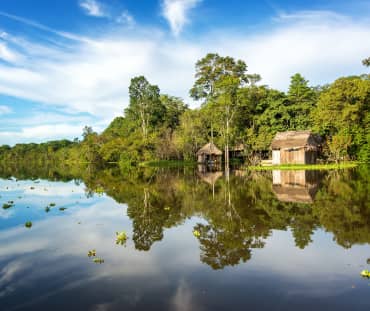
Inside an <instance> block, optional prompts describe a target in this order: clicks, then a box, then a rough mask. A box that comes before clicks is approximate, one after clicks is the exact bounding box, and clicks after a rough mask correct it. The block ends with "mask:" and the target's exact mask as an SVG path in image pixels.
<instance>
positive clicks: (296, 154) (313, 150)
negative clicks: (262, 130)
mask: <svg viewBox="0 0 370 311" xmlns="http://www.w3.org/2000/svg"><path fill="white" fill-rule="evenodd" d="M320 145H321V138H320V136H318V135H315V134H313V133H311V131H288V132H280V133H277V134H276V136H275V138H274V139H273V141H272V143H271V149H272V164H274V165H276V164H315V163H316V159H317V154H318V150H319V148H320Z"/></svg>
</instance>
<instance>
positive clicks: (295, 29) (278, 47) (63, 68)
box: [0, 11, 370, 144]
mask: <svg viewBox="0 0 370 311" xmlns="http://www.w3.org/2000/svg"><path fill="white" fill-rule="evenodd" d="M369 26H370V25H369V22H368V21H360V20H357V21H353V20H352V19H350V18H348V17H345V16H340V15H337V14H334V13H333V14H328V12H320V11H318V12H315V14H313V12H309V13H307V12H297V13H294V14H290V15H289V16H288V15H284V16H280V17H279V18H277V19H276V20H275V22H274V23H273V24H272V25H271V26H270V27H269V30H268V31H266V32H261V31H260V32H257V31H255V32H254V33H253V34H243V33H235V32H233V33H230V32H229V31H222V30H219V31H217V32H216V31H215V32H214V33H212V34H207V35H205V36H202V37H199V38H198V40H196V41H194V40H193V41H185V40H183V39H181V38H178V39H176V40H174V39H173V38H171V37H166V36H165V34H164V33H162V32H160V31H158V30H155V29H154V30H153V29H149V30H148V29H138V28H139V27H135V29H134V30H132V31H130V32H127V30H122V29H121V28H120V29H119V30H117V28H116V27H114V29H112V30H109V29H107V31H105V32H104V34H103V35H96V36H95V37H91V38H88V39H87V40H82V41H81V40H80V41H73V40H72V41H67V46H66V47H65V48H61V47H60V46H57V45H55V46H54V45H50V43H40V42H37V41H34V40H30V39H27V38H17V37H13V36H12V35H11V34H8V35H6V36H4V38H2V40H3V43H4V44H9V46H11V47H12V51H16V52H17V53H18V54H20V56H21V57H19V58H18V59H16V60H14V61H10V62H9V63H1V62H0V94H5V95H9V96H14V97H18V98H23V99H27V100H31V101H35V102H39V103H43V104H44V105H45V106H50V107H52V108H53V109H55V108H57V109H59V110H60V109H65V111H68V112H69V113H78V112H87V113H89V114H90V115H91V116H93V117H94V118H96V119H98V120H100V121H101V123H100V124H99V125H100V127H101V128H103V127H104V126H105V125H106V124H107V123H108V122H109V120H110V119H111V118H113V117H114V116H117V115H121V114H122V112H123V110H124V108H125V107H126V106H127V104H128V102H129V98H128V86H129V84H130V79H131V78H132V77H133V76H136V75H145V76H146V77H147V78H148V80H149V81H150V82H152V83H155V84H158V85H159V86H160V88H161V90H162V92H164V93H169V94H173V95H176V96H180V97H183V98H184V99H185V100H187V101H188V102H189V103H191V102H190V99H189V97H188V90H189V89H190V88H191V86H192V84H193V81H194V64H195V62H196V61H197V60H198V59H200V58H201V57H203V56H204V55H205V54H206V53H208V52H218V53H220V54H221V55H230V56H233V57H236V58H240V59H244V60H245V61H246V62H247V64H248V68H249V70H250V72H257V73H259V74H261V76H262V78H263V83H265V84H268V85H270V86H271V87H274V88H278V89H281V90H285V89H286V88H287V86H288V84H289V78H290V76H291V75H293V74H294V73H296V72H300V73H301V74H302V75H303V76H305V77H306V78H307V79H308V80H310V83H311V84H312V85H316V84H323V83H328V82H331V81H333V80H334V79H335V78H337V77H339V76H342V75H352V74H359V73H362V72H363V71H364V68H363V66H362V65H361V60H362V59H363V58H365V57H367V56H368V53H369V51H370V41H368V40H364V38H368V37H370V27H369ZM126 28H127V27H126ZM30 46H33V47H34V46H35V47H37V48H27V47H30ZM29 60H31V61H29ZM46 109H47V108H46ZM58 124H59V125H60V127H59V128H52V127H50V126H51V125H50V123H48V124H42V125H43V126H45V127H43V128H34V126H32V129H31V131H30V133H32V135H35V136H34V137H39V138H40V139H41V138H42V135H44V134H43V133H45V132H54V136H53V138H56V137H58V135H59V137H67V135H66V133H69V135H76V134H79V133H80V132H81V125H85V124H76V123H73V124H67V125H68V128H67V127H65V126H66V122H65V120H59V122H58ZM96 130H98V129H96ZM63 131H65V132H63ZM2 132H3V135H2V136H1V137H0V144H1V143H2V142H4V141H5V140H6V141H9V140H10V139H12V140H13V141H14V140H17V139H21V137H22V140H23V141H25V140H33V137H32V136H27V132H28V126H27V128H25V129H24V131H23V130H20V133H19V134H17V135H18V136H17V135H14V133H13V132H9V131H8V133H5V132H6V131H3V130H2ZM55 133H56V134H55ZM12 135H13V136H12ZM5 136H6V137H5Z"/></svg>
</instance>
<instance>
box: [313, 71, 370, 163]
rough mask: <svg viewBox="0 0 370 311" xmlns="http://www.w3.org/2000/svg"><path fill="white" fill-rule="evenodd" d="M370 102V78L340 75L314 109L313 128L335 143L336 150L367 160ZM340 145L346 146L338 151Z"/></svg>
mask: <svg viewBox="0 0 370 311" xmlns="http://www.w3.org/2000/svg"><path fill="white" fill-rule="evenodd" d="M369 105H370V81H369V80H367V79H363V78H361V77H347V78H340V79H338V80H336V81H335V82H334V83H333V84H332V85H331V86H330V87H328V88H327V89H326V90H324V91H323V92H322V94H321V95H320V98H319V100H318V103H317V107H316V108H315V109H314V111H313V112H312V117H313V120H314V129H315V130H316V131H318V132H319V133H320V134H321V135H323V136H325V137H326V138H327V139H328V140H329V142H331V143H332V150H333V151H335V153H336V154H340V155H341V156H346V154H347V153H348V155H349V156H353V157H354V156H357V157H361V159H362V160H364V161H366V160H367V159H369V158H370V155H369V154H368V153H369V149H370V148H369V145H370V141H369V138H370V135H369ZM339 146H343V148H344V147H347V148H346V149H343V150H342V151H341V152H339V151H338V148H339ZM343 152H344V153H345V154H344V153H343Z"/></svg>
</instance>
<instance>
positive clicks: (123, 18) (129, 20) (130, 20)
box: [116, 10, 136, 28]
mask: <svg viewBox="0 0 370 311" xmlns="http://www.w3.org/2000/svg"><path fill="white" fill-rule="evenodd" d="M116 22H117V23H119V24H122V25H125V26H127V27H128V28H132V27H134V26H135V24H136V22H135V19H134V17H133V16H132V15H131V14H130V13H129V11H127V10H125V11H123V12H122V13H121V15H119V16H118V17H117V18H116Z"/></svg>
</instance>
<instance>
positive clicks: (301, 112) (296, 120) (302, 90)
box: [288, 73, 316, 130]
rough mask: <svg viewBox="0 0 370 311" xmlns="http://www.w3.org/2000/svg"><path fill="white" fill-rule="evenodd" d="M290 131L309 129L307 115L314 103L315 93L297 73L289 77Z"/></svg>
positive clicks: (309, 123)
mask: <svg viewBox="0 0 370 311" xmlns="http://www.w3.org/2000/svg"><path fill="white" fill-rule="evenodd" d="M288 99H289V102H288V103H289V106H288V107H289V108H288V110H289V114H290V126H289V127H290V129H294V130H305V129H307V128H309V127H310V125H311V122H310V119H309V115H310V112H311V110H312V109H313V107H314V105H315V102H316V93H315V91H314V90H313V89H312V88H311V87H309V86H308V81H307V80H306V79H305V78H304V77H302V76H301V75H300V74H299V73H296V74H295V75H294V76H292V77H291V80H290V86H289V90H288Z"/></svg>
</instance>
